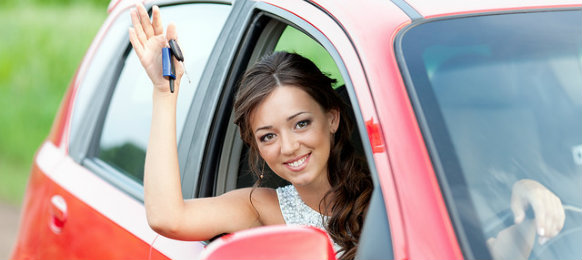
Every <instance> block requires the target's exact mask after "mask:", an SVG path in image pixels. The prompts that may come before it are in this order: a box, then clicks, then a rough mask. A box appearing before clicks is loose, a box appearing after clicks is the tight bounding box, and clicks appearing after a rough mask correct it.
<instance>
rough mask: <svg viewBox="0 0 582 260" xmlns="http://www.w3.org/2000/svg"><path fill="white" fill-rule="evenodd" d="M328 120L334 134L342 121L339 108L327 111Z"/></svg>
mask: <svg viewBox="0 0 582 260" xmlns="http://www.w3.org/2000/svg"><path fill="white" fill-rule="evenodd" d="M327 120H328V122H329V130H330V132H331V133H332V134H335V132H337V129H338V127H339V122H340V112H339V109H337V108H332V109H330V110H329V111H328V112H327Z"/></svg>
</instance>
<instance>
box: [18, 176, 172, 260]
mask: <svg viewBox="0 0 582 260" xmlns="http://www.w3.org/2000/svg"><path fill="white" fill-rule="evenodd" d="M53 195H60V196H62V197H63V198H64V199H65V201H66V203H67V216H66V219H65V221H64V222H63V223H59V224H60V225H62V229H61V231H60V232H58V233H56V232H54V231H53V229H51V224H52V223H53V222H54V221H55V218H54V217H53V215H52V214H51V203H50V200H51V197H52V196H53ZM21 223H22V225H21V226H20V230H19V235H18V238H17V241H16V247H15V250H14V252H13V255H12V259H167V258H166V257H165V256H164V255H162V254H161V253H160V252H158V251H157V250H155V249H150V245H149V244H147V243H144V242H143V241H142V240H140V239H139V238H137V237H135V236H134V235H133V234H131V233H129V232H128V231H126V230H125V229H123V228H122V227H120V226H118V225H117V224H115V223H114V222H112V221H111V220H109V219H108V218H106V217H105V216H103V215H102V214H100V213H98V212H95V210H93V208H91V207H90V206H89V205H87V204H85V203H83V202H81V201H79V200H78V199H77V198H76V197H75V196H73V195H71V194H70V193H69V192H67V191H66V190H64V189H62V188H61V187H60V186H59V185H57V184H56V183H54V182H53V181H52V180H51V179H50V178H48V177H47V176H46V175H45V173H43V172H42V170H40V169H39V168H38V166H37V165H36V164H35V165H33V169H32V172H31V175H30V179H29V183H28V187H27V193H26V194H25V198H24V204H23V212H22V217H21ZM150 251H151V255H150Z"/></svg>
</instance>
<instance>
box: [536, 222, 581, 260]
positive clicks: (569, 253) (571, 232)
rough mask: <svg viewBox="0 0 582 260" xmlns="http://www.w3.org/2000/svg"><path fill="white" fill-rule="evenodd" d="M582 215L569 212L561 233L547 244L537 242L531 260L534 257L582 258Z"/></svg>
mask: <svg viewBox="0 0 582 260" xmlns="http://www.w3.org/2000/svg"><path fill="white" fill-rule="evenodd" d="M580 245H582V216H580V213H578V214H567V215H566V223H565V224H564V228H563V229H562V231H560V233H559V234H558V235H557V236H555V237H553V238H551V239H550V240H549V241H547V242H546V243H545V244H543V245H540V244H539V243H537V242H535V244H534V247H533V249H532V252H531V254H530V256H529V259H530V260H534V259H558V258H559V259H582V250H580Z"/></svg>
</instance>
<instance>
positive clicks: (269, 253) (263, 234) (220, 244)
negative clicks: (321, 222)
mask: <svg viewBox="0 0 582 260" xmlns="http://www.w3.org/2000/svg"><path fill="white" fill-rule="evenodd" d="M200 259H204V260H211V259H233V260H234V259H255V260H259V259H330V260H333V259H336V256H335V252H334V250H333V247H332V244H331V241H330V238H329V236H328V235H327V233H326V232H325V231H323V230H321V229H319V228H315V227H306V226H286V225H274V226H264V227H259V228H253V229H248V230H244V231H240V232H236V233H232V234H229V235H225V236H223V237H221V238H219V239H217V240H215V241H213V242H212V243H210V244H208V246H207V247H206V249H205V250H204V251H203V252H202V255H201V256H200Z"/></svg>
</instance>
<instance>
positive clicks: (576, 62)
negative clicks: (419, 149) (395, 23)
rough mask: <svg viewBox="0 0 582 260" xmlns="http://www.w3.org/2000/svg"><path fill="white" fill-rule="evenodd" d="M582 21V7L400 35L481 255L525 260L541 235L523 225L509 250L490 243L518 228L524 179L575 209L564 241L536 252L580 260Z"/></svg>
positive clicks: (432, 135) (430, 134) (469, 241)
mask: <svg viewBox="0 0 582 260" xmlns="http://www.w3.org/2000/svg"><path fill="white" fill-rule="evenodd" d="M581 21H582V16H581V12H580V10H575V11H553V12H532V13H514V14H501V15H488V16H479V17H466V18H459V19H450V20H440V21H433V22H429V23H425V24H421V25H418V26H415V27H413V28H411V29H410V30H409V31H407V32H406V33H405V34H404V36H403V37H402V41H401V50H402V53H403V55H404V56H403V58H404V62H405V66H406V67H407V69H408V71H409V75H410V77H411V82H410V83H412V84H409V86H408V87H409V90H410V92H411V93H413V97H412V100H417V101H415V102H414V103H415V109H416V112H417V115H418V116H419V118H420V119H421V125H423V126H424V127H423V134H424V135H425V138H426V140H427V143H429V144H434V146H433V147H434V149H432V150H431V155H432V159H433V162H434V164H435V165H436V166H438V167H437V169H439V168H440V167H442V168H440V169H442V171H439V170H437V172H438V174H440V176H439V177H440V178H441V181H442V182H441V183H442V184H443V188H444V189H445V191H446V192H445V194H450V196H448V197H447V203H448V206H449V209H451V216H452V218H453V220H454V221H455V224H456V228H457V233H458V234H459V237H460V238H461V241H463V240H464V241H465V243H466V245H468V248H470V251H471V252H470V253H471V254H472V255H474V257H475V258H489V257H498V258H499V257H500V258H507V259H510V258H511V259H515V258H514V257H516V256H517V255H516V254H515V253H516V252H514V251H515V249H517V248H519V247H521V246H522V245H523V243H524V240H523V239H522V237H528V236H529V235H528V234H535V230H534V231H533V233H528V232H529V230H530V228H524V227H521V226H520V227H517V228H520V229H521V231H519V232H517V234H518V236H515V237H513V238H511V239H507V240H506V242H507V244H506V246H507V248H509V249H508V250H507V251H504V252H503V253H502V254H498V252H491V251H489V249H490V248H488V247H487V245H486V244H487V243H486V241H487V240H489V239H490V238H494V237H496V236H500V235H501V233H500V232H501V231H504V230H508V229H507V228H509V227H512V225H513V221H514V220H513V213H512V211H511V209H510V199H511V194H512V187H513V185H514V184H515V183H516V182H517V181H519V180H524V179H531V180H535V181H537V182H539V183H540V184H542V185H544V186H545V187H547V188H548V189H549V190H550V191H552V192H553V193H555V194H556V195H557V196H558V197H559V198H560V199H561V201H562V203H563V205H564V206H565V212H566V223H565V226H564V228H563V229H562V231H561V232H560V233H559V235H558V236H556V237H554V238H553V239H551V240H549V241H548V242H547V243H545V244H543V245H540V243H539V241H538V237H537V236H535V242H534V244H533V250H532V251H531V255H530V256H529V257H530V258H531V259H581V258H582V250H580V245H582V209H581V208H582V193H581V192H580V191H581V187H582V28H581V25H582V23H581ZM431 146H432V145H431ZM529 214H530V216H529V217H530V218H532V217H533V216H532V215H533V213H532V212H529ZM520 236H521V237H520ZM498 239H499V237H498ZM466 249H467V248H466ZM527 251H528V250H524V252H526V253H527ZM465 253H466V254H467V253H468V252H467V251H466V252H465ZM521 257H525V258H527V257H528V255H522V256H521Z"/></svg>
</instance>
